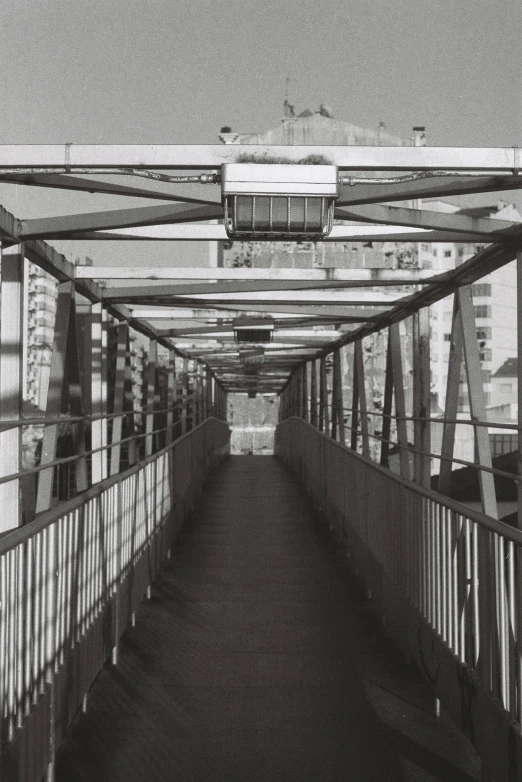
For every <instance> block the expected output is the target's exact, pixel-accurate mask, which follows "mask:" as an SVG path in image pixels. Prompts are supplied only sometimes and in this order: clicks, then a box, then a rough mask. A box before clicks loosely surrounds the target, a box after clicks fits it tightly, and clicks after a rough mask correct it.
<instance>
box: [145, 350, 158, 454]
mask: <svg viewBox="0 0 522 782" xmlns="http://www.w3.org/2000/svg"><path fill="white" fill-rule="evenodd" d="M157 360H158V341H157V340H156V339H151V340H150V343H149V355H148V357H147V375H146V386H145V391H146V397H145V409H146V411H147V413H146V415H145V434H146V436H145V456H152V453H153V450H154V444H153V439H154V435H153V434H152V432H153V431H154V407H155V394H156V364H157Z"/></svg>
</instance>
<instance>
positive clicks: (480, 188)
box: [337, 174, 522, 206]
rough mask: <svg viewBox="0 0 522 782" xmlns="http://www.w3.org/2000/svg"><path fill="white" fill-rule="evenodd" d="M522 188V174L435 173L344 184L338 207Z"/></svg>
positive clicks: (341, 188)
mask: <svg viewBox="0 0 522 782" xmlns="http://www.w3.org/2000/svg"><path fill="white" fill-rule="evenodd" d="M519 187H522V176H520V175H515V176H482V177H480V176H468V177H466V176H463V177H456V176H451V174H450V175H447V176H437V177H436V176H433V177H429V176H427V177H425V178H424V177H423V178H422V179H416V180H411V181H409V182H397V183H394V184H380V183H379V182H378V181H377V180H376V181H375V184H371V183H360V184H354V185H341V187H340V192H339V201H338V202H337V206H349V205H355V204H376V203H380V202H382V201H408V200H410V199H417V198H444V197H446V196H457V195H469V194H471V193H494V192H496V191H500V190H515V189H517V188H519Z"/></svg>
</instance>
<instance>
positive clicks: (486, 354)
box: [479, 348, 491, 361]
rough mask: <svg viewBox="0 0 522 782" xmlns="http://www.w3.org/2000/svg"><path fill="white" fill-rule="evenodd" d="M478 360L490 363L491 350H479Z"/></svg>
mask: <svg viewBox="0 0 522 782" xmlns="http://www.w3.org/2000/svg"><path fill="white" fill-rule="evenodd" d="M479 358H480V360H481V361H491V350H490V349H489V348H486V349H485V350H481V351H480V353H479Z"/></svg>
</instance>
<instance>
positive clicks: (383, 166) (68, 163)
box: [0, 144, 522, 393]
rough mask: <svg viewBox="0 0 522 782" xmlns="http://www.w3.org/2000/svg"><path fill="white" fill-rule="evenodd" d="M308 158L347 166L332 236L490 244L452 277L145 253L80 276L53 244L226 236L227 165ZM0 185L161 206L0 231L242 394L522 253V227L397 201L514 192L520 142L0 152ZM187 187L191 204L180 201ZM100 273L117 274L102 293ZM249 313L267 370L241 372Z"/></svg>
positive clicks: (4, 221) (21, 223)
mask: <svg viewBox="0 0 522 782" xmlns="http://www.w3.org/2000/svg"><path fill="white" fill-rule="evenodd" d="M310 155H314V156H317V157H319V158H320V159H322V160H323V161H325V162H326V163H328V164H329V165H330V166H336V167H337V169H338V172H339V182H340V184H339V190H338V197H337V200H336V202H335V208H334V224H333V228H332V230H331V232H330V233H329V235H328V236H327V237H326V238H325V241H331V242H338V241H343V242H349V241H356V242H361V241H364V242H370V241H380V242H382V241H393V242H397V241H422V242H445V241H451V242H464V243H468V244H469V243H477V244H481V245H483V244H487V245H488V246H487V248H486V249H485V250H482V251H481V252H479V253H477V254H476V255H475V256H474V257H473V258H471V259H470V260H468V261H466V262H465V263H463V264H462V265H460V266H458V267H456V268H455V269H454V270H451V271H448V272H445V273H443V274H439V275H433V274H432V273H431V272H429V271H419V270H394V269H390V270H386V269H381V270H374V269H372V270H370V269H321V268H307V269H302V268H301V269H298V268H289V269H287V268H268V269H264V268H243V267H242V268H223V267H211V266H198V267H194V266H188V265H178V264H179V262H180V259H179V257H178V258H176V262H175V264H174V263H173V265H172V266H161V267H157V266H155V264H154V258H152V257H144V258H143V263H142V264H140V265H139V266H133V267H132V268H129V267H121V266H119V267H113V266H79V267H76V268H74V269H73V267H70V266H69V265H68V264H67V263H66V259H64V258H63V257H62V256H60V255H59V254H58V253H56V252H55V251H54V250H52V248H50V247H49V246H48V245H47V244H46V243H45V240H58V239H61V240H63V239H68V240H108V239H109V240H114V241H127V242H128V241H135V242H136V241H140V240H162V241H169V240H170V241H173V240H178V241H179V240H183V241H184V240H187V241H205V242H207V241H211V242H215V241H218V242H219V241H226V240H228V236H227V233H226V230H225V225H224V224H223V222H224V205H223V203H224V201H223V198H222V195H221V191H220V185H219V183H220V181H221V171H222V166H224V165H229V164H234V163H237V162H238V161H239V162H241V160H242V156H243V157H244V156H248V159H249V160H250V161H252V160H254V159H255V162H259V163H263V161H266V160H268V161H274V160H278V158H279V159H284V161H285V163H292V162H295V163H298V162H301V161H303V160H306V159H307V158H308V157H309V156H310ZM274 165H277V163H274ZM144 179H146V180H148V184H147V185H146V186H145V183H144V182H143V180H144ZM130 181H133V184H132V185H131V184H129V182H130ZM138 182H139V184H138ZM0 183H11V184H14V185H26V186H29V187H42V188H57V189H59V190H63V191H72V192H74V191H84V192H88V193H91V194H92V199H93V203H94V202H95V201H96V199H97V196H99V195H104V194H105V195H107V194H110V195H112V196H120V197H121V198H122V202H124V201H127V203H128V200H129V199H133V198H134V199H136V198H138V199H151V200H152V201H164V202H165V203H163V204H159V205H153V206H140V207H132V206H131V207H128V206H126V207H125V206H123V203H122V208H121V209H116V210H115V209H111V210H109V211H107V210H104V209H103V208H101V204H100V207H99V208H98V209H96V208H94V209H93V210H92V211H91V212H89V213H84V214H67V215H60V216H43V217H38V218H36V219H25V220H24V219H22V220H17V219H15V218H13V217H12V216H11V215H9V214H8V213H7V212H5V211H2V213H1V223H0V230H1V233H0V238H1V240H2V244H3V246H4V247H6V246H9V245H15V244H20V243H23V245H24V253H25V254H26V257H29V258H33V259H34V260H35V261H36V262H37V263H39V264H40V265H42V266H43V267H44V268H48V269H52V271H53V273H54V274H55V275H56V276H58V278H59V279H62V280H64V279H67V278H68V277H69V278H71V279H74V281H75V285H76V290H77V291H79V292H80V293H83V294H84V295H87V297H88V298H90V299H91V300H97V298H99V299H101V300H102V301H103V302H104V303H105V304H106V305H107V307H108V308H110V309H112V311H113V312H117V316H118V317H119V318H120V319H123V320H127V321H128V322H130V323H131V324H139V326H140V328H141V329H142V330H144V333H147V334H148V335H149V336H152V337H153V338H155V339H160V340H161V341H162V343H163V344H164V345H165V346H166V347H169V348H171V349H173V348H175V347H176V346H177V345H178V344H179V343H190V344H191V345H194V346H195V347H191V348H190V349H188V350H187V351H186V352H185V353H184V355H185V356H188V357H194V358H198V359H199V361H201V362H202V363H203V364H205V365H207V367H208V368H209V371H210V372H211V373H212V374H213V376H214V378H216V382H219V383H220V385H221V386H222V388H223V389H224V390H225V391H231V392H246V391H249V392H250V393H255V392H257V391H260V392H275V393H279V392H281V390H282V389H283V388H284V386H285V383H286V382H287V381H288V378H289V376H290V375H291V373H292V371H293V370H294V369H295V368H296V367H297V366H298V365H300V364H302V363H303V362H304V361H308V360H310V359H312V358H316V357H320V356H324V355H326V354H327V353H330V352H332V350H334V349H335V348H336V347H339V346H341V345H344V344H347V343H349V342H353V341H355V340H357V339H359V338H360V337H363V336H365V335H367V334H370V333H372V332H374V331H378V330H380V329H382V328H385V327H387V326H390V325H391V324H393V323H396V322H398V321H400V320H402V319H404V318H406V317H408V316H409V315H411V314H412V313H414V312H416V311H417V310H419V309H421V308H423V307H426V306H428V305H429V304H431V303H433V302H435V301H437V300H438V299H440V298H443V297H444V296H447V295H448V294H449V293H451V292H453V291H454V290H456V289H457V288H459V287H460V286H463V285H466V284H469V283H472V282H474V281H475V280H477V279H479V278H480V277H482V276H484V275H485V274H487V273H489V272H491V271H494V270H495V269H496V268H499V267H500V266H502V265H504V264H505V263H507V262H509V261H510V260H512V259H513V258H514V257H515V255H516V253H517V250H518V249H519V248H520V247H521V246H522V229H521V227H520V225H518V224H512V223H509V222H506V221H502V220H495V219H486V218H480V219H476V218H472V217H468V216H464V215H460V214H446V213H440V212H434V211H430V210H429V209H417V208H411V207H405V206H403V205H399V206H393V205H392V203H393V202H410V203H411V202H412V201H414V200H415V199H419V198H431V197H444V196H455V195H464V194H471V193H485V192H494V191H501V190H512V189H515V188H519V187H520V186H521V184H522V177H520V175H519V159H518V150H517V149H514V148H493V149H483V148H480V149H469V148H444V147H437V148H430V147H390V148H388V147H345V146H333V147H323V146H312V147H289V146H284V147H266V146H256V145H248V146H241V145H211V146H204V145H197V146H196V145H171V146H106V145H104V146H100V145H71V144H66V145H52V146H40V145H39V146H0ZM187 184H190V195H187V194H184V193H183V189H184V187H185V185H187ZM185 189H186V188H185ZM275 240H276V241H278V240H283V238H282V237H280V238H279V239H278V238H276V239H275ZM288 240H289V237H285V238H284V241H288ZM122 279H124V280H125V284H122V282H121V280H122ZM95 280H103V281H106V287H104V288H100V287H98V286H97V285H96V283H95V282H94V281H95ZM129 280H132V283H131V284H129V283H128V281H129ZM398 291H399V292H398ZM240 316H257V317H261V318H266V317H267V316H270V317H271V319H272V325H273V331H272V339H271V340H270V342H267V343H266V344H264V346H263V347H264V359H263V363H262V365H261V366H260V367H259V368H258V369H257V370H256V372H255V373H252V372H248V371H247V370H246V369H245V366H244V363H242V361H241V358H240V351H239V349H238V346H237V344H236V343H235V341H234V328H233V325H234V319H237V318H238V317H240ZM317 327H321V328H317ZM198 345H201V347H197V346H198Z"/></svg>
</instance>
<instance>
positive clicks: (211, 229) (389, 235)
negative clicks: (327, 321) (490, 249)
mask: <svg viewBox="0 0 522 782" xmlns="http://www.w3.org/2000/svg"><path fill="white" fill-rule="evenodd" d="M144 208H146V209H147V208H148V209H153V208H154V207H144ZM201 208H202V207H201ZM208 208H209V209H210V207H208ZM220 216H221V217H222V216H223V214H222V213H221V215H218V214H216V215H213V216H209V217H208V219H214V218H216V217H217V218H219V217H220ZM49 219H50V218H49ZM201 219H206V218H203V217H202V218H201ZM168 222H170V223H171V224H170V225H168V224H167V223H168ZM174 223H175V221H174V220H171V221H168V220H164V221H163V223H161V224H157V225H148V226H145V227H141V228H140V227H131V228H118V229H115V230H113V231H103V230H96V231H89V230H83V231H82V230H78V231H74V232H72V231H71V232H70V233H67V238H68V239H78V240H88V241H104V242H106V241H144V242H150V241H154V242H156V241H167V242H170V241H177V242H189V241H190V242H211V241H220V242H225V241H228V240H229V239H228V236H227V233H226V230H225V226H224V225H219V224H212V225H209V224H204V225H199V224H198V223H187V224H185V225H175V224H174ZM39 235H41V234H39ZM46 236H47V238H57V237H59V236H63V234H57V233H55V234H53V235H52V236H50V235H47V234H46ZM273 241H280V242H284V241H288V240H287V239H285V238H281V239H274V240H273ZM322 241H324V242H476V241H477V236H476V234H455V233H451V232H449V231H430V230H425V229H424V228H410V229H409V230H406V229H404V228H402V227H401V226H396V225H388V226H387V225H382V226H381V225H378V226H377V225H375V226H373V225H364V226H360V225H359V226H352V225H349V226H348V225H334V227H333V228H332V230H331V232H330V234H329V235H328V236H326V237H325V238H324V239H323V240H322Z"/></svg>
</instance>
